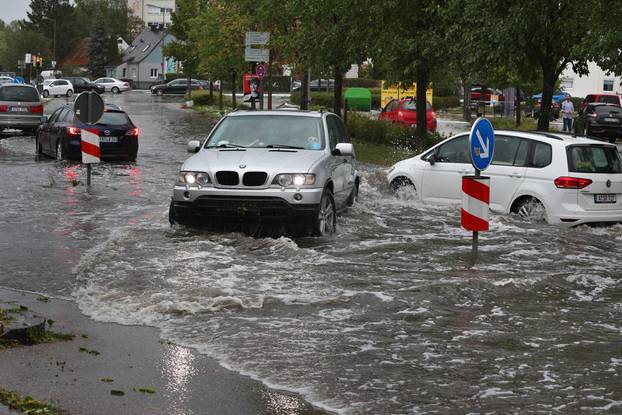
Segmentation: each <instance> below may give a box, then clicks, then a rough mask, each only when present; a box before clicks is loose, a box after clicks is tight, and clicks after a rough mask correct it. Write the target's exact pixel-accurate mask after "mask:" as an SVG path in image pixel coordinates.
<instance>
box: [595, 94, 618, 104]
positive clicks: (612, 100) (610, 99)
mask: <svg viewBox="0 0 622 415" xmlns="http://www.w3.org/2000/svg"><path fill="white" fill-rule="evenodd" d="M598 102H605V103H607V104H619V103H620V99H619V98H618V97H616V96H613V95H601V96H600V97H598Z"/></svg>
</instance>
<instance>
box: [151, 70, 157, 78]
mask: <svg viewBox="0 0 622 415" xmlns="http://www.w3.org/2000/svg"><path fill="white" fill-rule="evenodd" d="M150 75H151V77H152V78H157V77H158V68H151V73H150Z"/></svg>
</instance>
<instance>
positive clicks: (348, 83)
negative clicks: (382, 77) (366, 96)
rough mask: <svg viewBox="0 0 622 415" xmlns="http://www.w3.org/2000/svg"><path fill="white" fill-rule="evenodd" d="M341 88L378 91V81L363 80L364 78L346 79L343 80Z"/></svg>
mask: <svg viewBox="0 0 622 415" xmlns="http://www.w3.org/2000/svg"><path fill="white" fill-rule="evenodd" d="M343 86H345V87H360V88H370V89H372V88H378V89H380V81H378V80H376V79H365V78H346V79H344V80H343Z"/></svg>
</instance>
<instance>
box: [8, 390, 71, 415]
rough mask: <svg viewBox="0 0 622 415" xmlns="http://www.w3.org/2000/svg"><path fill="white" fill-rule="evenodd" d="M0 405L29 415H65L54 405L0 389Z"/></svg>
mask: <svg viewBox="0 0 622 415" xmlns="http://www.w3.org/2000/svg"><path fill="white" fill-rule="evenodd" d="M0 403H2V404H4V405H6V406H8V407H9V408H10V409H14V410H17V411H20V412H21V413H24V414H29V415H35V414H41V415H55V414H59V415H60V414H63V413H65V412H64V411H62V410H60V409H58V408H57V407H55V406H54V405H51V404H48V403H45V402H43V401H39V400H36V399H34V398H33V397H32V396H22V395H21V394H19V393H18V392H14V391H11V390H7V389H2V388H0Z"/></svg>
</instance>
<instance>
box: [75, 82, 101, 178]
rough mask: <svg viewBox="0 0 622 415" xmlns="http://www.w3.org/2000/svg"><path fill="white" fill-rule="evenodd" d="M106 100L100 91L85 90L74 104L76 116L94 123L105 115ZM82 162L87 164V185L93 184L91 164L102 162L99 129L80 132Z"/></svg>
mask: <svg viewBox="0 0 622 415" xmlns="http://www.w3.org/2000/svg"><path fill="white" fill-rule="evenodd" d="M104 106H105V104H104V100H103V99H102V97H100V96H99V94H98V93H96V92H93V91H85V92H83V93H81V94H80V95H78V98H76V101H75V102H74V104H73V111H74V113H75V114H76V117H78V119H79V120H80V121H82V122H83V123H84V124H87V125H94V124H97V122H98V121H99V120H100V119H101V117H102V115H104ZM80 148H81V150H82V164H86V175H87V176H86V185H87V186H90V185H91V164H93V163H99V162H100V148H99V129H97V128H86V129H82V131H81V132H80Z"/></svg>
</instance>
